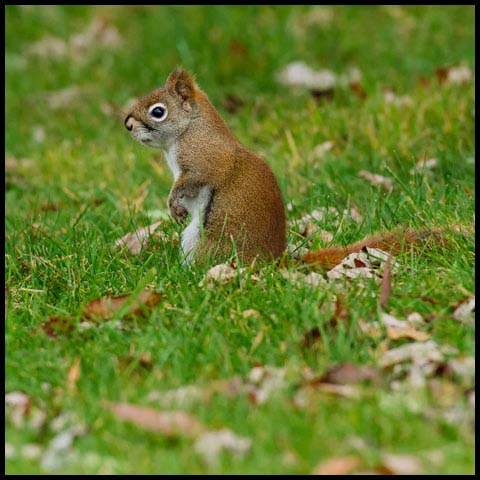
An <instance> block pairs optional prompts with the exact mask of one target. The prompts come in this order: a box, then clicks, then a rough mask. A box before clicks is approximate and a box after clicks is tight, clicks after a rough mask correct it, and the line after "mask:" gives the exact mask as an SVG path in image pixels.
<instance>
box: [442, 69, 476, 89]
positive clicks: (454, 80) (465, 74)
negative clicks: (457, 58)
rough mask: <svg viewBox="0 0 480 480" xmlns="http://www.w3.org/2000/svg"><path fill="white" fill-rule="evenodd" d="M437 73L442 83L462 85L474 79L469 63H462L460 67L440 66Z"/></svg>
mask: <svg viewBox="0 0 480 480" xmlns="http://www.w3.org/2000/svg"><path fill="white" fill-rule="evenodd" d="M435 73H436V76H437V80H438V82H439V83H440V84H444V83H446V84H457V85H459V84H460V85H461V84H464V83H468V82H470V81H471V80H472V71H471V70H470V68H469V67H468V66H467V65H460V66H458V67H439V68H437V70H436V71H435Z"/></svg>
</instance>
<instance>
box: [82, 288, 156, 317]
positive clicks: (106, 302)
mask: <svg viewBox="0 0 480 480" xmlns="http://www.w3.org/2000/svg"><path fill="white" fill-rule="evenodd" d="M161 298H162V296H161V295H160V294H158V293H156V292H154V291H151V290H142V291H141V292H140V293H139V294H138V295H137V296H136V297H135V298H134V299H133V300H131V299H132V296H131V295H130V294H128V295H119V296H117V297H103V298H99V299H96V300H92V301H91V302H90V303H89V304H88V305H86V307H85V308H84V309H83V317H84V318H86V319H91V320H108V319H111V318H113V317H114V316H115V315H116V314H117V313H118V312H119V311H120V309H122V307H123V306H124V304H125V303H126V302H127V301H131V304H130V306H129V307H128V310H127V312H126V314H127V315H128V316H143V315H144V314H145V311H146V310H148V309H151V308H153V307H154V306H155V305H157V304H158V302H159V301H160V299H161Z"/></svg>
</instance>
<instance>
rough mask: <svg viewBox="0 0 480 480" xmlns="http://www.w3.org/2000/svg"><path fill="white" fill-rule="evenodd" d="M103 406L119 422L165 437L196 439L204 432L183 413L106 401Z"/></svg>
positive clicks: (196, 422)
mask: <svg viewBox="0 0 480 480" xmlns="http://www.w3.org/2000/svg"><path fill="white" fill-rule="evenodd" d="M103 406H104V407H105V408H107V409H108V410H110V411H111V412H112V413H113V415H114V416H115V417H116V418H119V419H120V420H127V421H128V422H131V423H133V424H134V425H136V426H138V427H141V428H144V429H146V430H150V431H153V432H157V433H160V434H162V435H165V436H166V437H186V438H196V437H198V436H199V435H200V434H201V433H204V432H205V431H206V428H205V427H204V425H203V424H202V423H201V422H200V421H199V420H197V419H196V418H195V417H193V416H192V415H190V414H188V413H185V412H180V411H168V412H165V411H160V410H155V409H153V408H148V407H142V406H139V405H133V404H129V403H113V402H108V401H104V402H103Z"/></svg>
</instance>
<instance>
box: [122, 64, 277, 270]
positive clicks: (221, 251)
mask: <svg viewBox="0 0 480 480" xmlns="http://www.w3.org/2000/svg"><path fill="white" fill-rule="evenodd" d="M159 101H161V102H165V103H166V104H167V105H168V107H169V109H170V111H171V112H172V113H171V120H170V123H171V122H172V121H173V120H174V119H177V118H178V119H180V118H185V116H186V115H189V119H188V126H187V127H186V128H185V130H184V131H183V132H182V133H181V135H180V136H179V137H178V138H177V140H176V155H177V157H176V159H177V162H178V164H179V166H180V168H181V172H182V173H181V175H180V176H179V178H178V179H177V180H176V181H175V184H174V185H173V187H172V191H171V193H170V197H171V198H172V196H174V193H175V192H176V191H177V192H178V191H179V190H182V191H188V189H190V190H191V191H194V188H195V187H196V186H202V185H206V186H209V187H210V188H211V189H212V190H213V192H214V195H213V200H212V202H211V204H210V206H209V208H208V212H207V215H206V222H205V230H204V239H203V244H202V245H201V246H200V248H198V249H197V251H196V254H195V257H196V258H197V260H198V259H200V258H201V257H203V256H205V255H208V254H215V252H216V255H215V256H217V257H222V258H226V257H228V256H229V255H230V254H231V252H232V247H233V245H234V244H235V246H236V249H237V252H238V254H239V256H240V258H241V259H242V260H243V261H246V262H251V261H252V260H253V259H254V258H256V257H259V258H269V259H273V258H278V257H280V256H281V255H282V254H283V253H284V251H285V248H286V231H285V230H286V227H285V209H284V205H283V200H282V196H281V193H280V189H279V187H278V184H277V181H276V179H275V176H274V175H273V173H272V171H271V169H270V167H269V166H268V165H267V164H266V163H265V162H264V161H263V160H262V159H261V158H260V157H258V156H257V155H255V154H254V153H252V152H251V151H249V150H248V149H247V148H246V147H244V146H243V145H241V144H240V143H239V142H238V141H237V140H236V139H235V138H234V137H233V135H232V134H231V133H230V130H229V129H228V127H227V125H226V124H225V122H224V121H223V119H222V118H221V116H220V115H219V113H218V112H217V111H216V109H215V108H214V107H213V105H212V104H211V103H210V101H209V99H208V97H207V95H206V94H205V93H204V92H203V91H202V90H201V89H200V88H199V87H198V86H197V85H196V84H195V82H194V80H193V78H192V77H191V76H190V74H188V73H187V72H186V71H185V70H182V69H177V70H175V71H174V72H173V73H172V74H170V76H169V78H168V80H167V82H166V85H165V88H163V89H158V90H155V91H153V92H151V93H150V94H148V95H146V96H145V97H143V98H142V99H141V100H139V102H138V103H137V104H136V105H135V106H134V108H133V109H132V111H131V112H130V114H129V117H131V118H132V119H131V120H130V122H134V123H135V125H137V124H138V123H139V122H140V121H143V122H144V123H145V122H148V118H147V117H146V115H145V111H146V109H147V108H148V106H149V105H152V104H153V103H155V102H159ZM186 104H187V105H186ZM185 105H186V107H187V108H185ZM185 112H187V113H185ZM188 112H191V113H188ZM129 117H127V118H129ZM165 123H167V122H165ZM179 128H180V127H179ZM172 203H174V202H172Z"/></svg>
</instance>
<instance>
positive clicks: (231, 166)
mask: <svg viewBox="0 0 480 480" xmlns="http://www.w3.org/2000/svg"><path fill="white" fill-rule="evenodd" d="M125 127H126V128H127V130H129V131H130V134H131V135H132V137H133V138H135V139H136V140H138V141H139V142H140V143H142V144H143V145H146V146H149V147H153V148H160V149H162V150H163V151H164V153H165V157H166V160H167V162H168V165H169V167H170V169H171V171H172V173H173V177H174V184H173V186H172V189H171V191H170V194H169V197H168V205H169V208H170V212H171V214H172V216H173V218H174V219H175V220H177V221H178V222H179V223H184V222H185V221H186V218H187V215H188V214H190V216H191V220H190V223H189V224H188V226H187V227H186V228H185V230H184V231H183V234H182V242H181V243H182V250H183V254H184V255H185V260H186V262H190V261H192V260H197V261H201V260H202V259H203V258H205V257H206V256H214V258H215V259H217V260H218V259H223V260H225V259H226V258H228V257H230V256H231V253H232V247H233V246H234V245H235V247H236V248H237V254H239V257H240V259H241V260H243V261H244V262H252V261H253V260H254V259H255V258H258V259H271V260H273V259H279V258H280V257H282V256H283V255H284V254H285V249H286V222H285V207H284V203H283V199H282V195H281V192H280V189H279V187H278V183H277V181H276V179H275V176H274V174H273V172H272V170H271V169H270V167H269V166H268V165H267V164H266V163H265V161H264V160H262V159H261V158H260V157H259V156H258V155H256V154H255V153H253V152H251V151H250V150H248V149H247V148H246V147H244V146H243V145H241V144H240V143H239V142H238V140H236V139H235V137H234V136H233V135H232V133H231V132H230V130H229V128H228V127H227V125H226V123H225V122H224V120H223V119H222V117H221V116H220V114H219V113H218V112H217V110H216V109H215V107H214V106H213V105H212V103H211V102H210V100H209V99H208V96H207V95H206V93H205V92H203V91H202V90H201V89H200V88H199V86H198V85H197V83H196V82H195V80H194V79H193V77H192V76H191V75H190V74H189V73H188V72H187V71H186V70H184V69H181V68H177V69H176V70H174V71H173V72H172V73H171V74H170V75H169V76H168V79H167V81H166V83H165V86H164V87H161V88H158V89H156V90H153V91H152V92H150V93H148V94H147V95H145V96H144V97H142V98H140V99H139V100H138V101H137V102H136V104H135V105H134V106H133V108H132V109H131V110H130V112H129V113H128V115H127V116H126V118H125ZM440 233H441V230H439V229H432V230H427V231H415V230H411V229H404V230H394V231H392V232H386V233H378V234H375V235H372V236H370V237H367V238H365V239H364V240H362V241H360V242H357V243H354V244H352V245H349V246H346V247H332V248H326V249H322V250H318V251H314V252H309V253H307V254H305V255H304V256H303V257H302V261H303V262H305V263H309V264H315V265H316V266H320V267H323V268H326V269H330V268H333V267H334V266H335V265H337V264H338V263H340V262H341V261H342V259H343V258H345V257H346V256H347V255H349V254H350V253H353V252H358V251H360V250H361V249H362V248H363V247H365V246H368V247H372V248H380V249H382V250H385V251H389V252H391V253H393V254H397V253H399V252H400V250H402V248H404V247H405V246H408V245H413V244H418V243H419V242H422V241H424V240H426V239H429V238H431V239H433V240H434V241H436V242H438V241H442V238H441V237H442V236H441V234H440Z"/></svg>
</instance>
